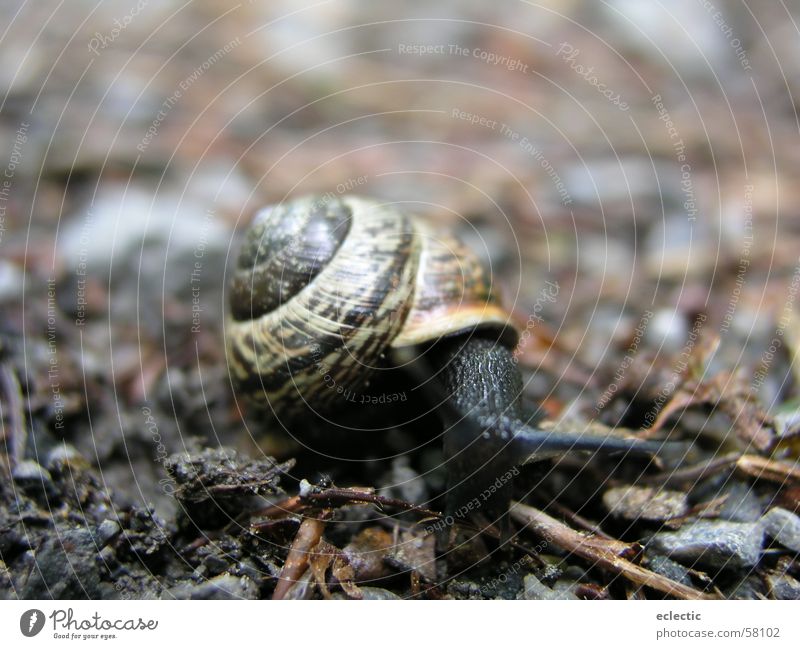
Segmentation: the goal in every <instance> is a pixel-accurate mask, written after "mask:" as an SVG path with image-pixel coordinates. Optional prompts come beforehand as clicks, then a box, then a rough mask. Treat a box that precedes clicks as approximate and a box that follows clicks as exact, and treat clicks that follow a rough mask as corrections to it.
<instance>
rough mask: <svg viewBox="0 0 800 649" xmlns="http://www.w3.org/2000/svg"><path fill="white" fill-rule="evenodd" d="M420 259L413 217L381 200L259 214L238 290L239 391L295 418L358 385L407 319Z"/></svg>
mask: <svg viewBox="0 0 800 649" xmlns="http://www.w3.org/2000/svg"><path fill="white" fill-rule="evenodd" d="M326 232H329V233H335V236H334V237H333V240H332V241H327V242H324V243H323V242H320V241H319V240H318V237H320V236H321V237H322V238H324V235H325V233H326ZM340 233H344V236H340ZM287 250H288V251H289V252H288V253H287ZM419 255H420V246H419V238H418V237H417V236H416V234H415V231H414V227H413V224H412V222H411V220H410V219H409V218H408V217H406V216H403V215H401V214H399V213H398V212H396V211H395V210H393V209H390V208H388V207H384V206H381V205H380V204H378V203H372V202H369V201H362V200H360V199H355V198H348V199H347V200H346V201H343V200H337V199H334V200H331V201H328V202H323V201H322V200H321V199H311V198H304V199H299V200H297V201H293V202H292V203H289V204H287V205H285V206H281V207H278V208H273V210H272V211H270V212H268V213H266V214H265V215H263V216H261V217H260V218H259V219H257V221H256V223H255V224H254V227H253V229H252V230H251V231H250V233H249V235H248V241H247V242H246V243H245V245H244V247H243V250H242V255H241V256H240V259H239V269H238V270H237V272H236V274H235V275H234V279H233V284H232V291H231V301H232V305H231V310H232V314H233V316H234V320H233V321H232V322H231V323H229V327H230V331H229V335H228V342H229V344H228V349H229V363H230V367H231V374H232V377H233V379H234V382H235V384H236V385H237V387H238V388H239V390H240V391H242V392H244V393H245V394H247V395H248V396H249V397H250V398H251V399H253V400H255V401H256V402H260V403H262V404H269V405H270V406H271V407H272V409H273V410H275V411H276V412H280V413H283V414H287V415H291V414H293V413H296V412H299V411H302V410H305V409H312V408H313V409H315V410H325V408H326V406H327V405H328V404H331V403H333V402H335V400H336V399H337V397H339V398H341V393H342V392H343V391H344V390H348V391H350V390H357V389H359V388H360V387H361V386H362V385H363V383H364V382H365V381H366V380H367V379H368V376H369V374H370V369H371V368H372V367H374V366H375V364H376V362H377V359H378V358H379V357H380V355H381V354H382V352H383V351H384V350H385V349H386V348H387V346H388V345H389V343H390V341H391V340H393V339H394V338H395V337H396V336H397V334H398V332H399V331H400V329H401V328H402V326H403V323H404V321H405V319H406V317H407V315H408V311H409V309H410V308H411V295H412V293H413V291H414V286H415V277H416V270H417V265H418V261H419ZM261 259H263V260H264V262H263V263H262V264H258V265H254V263H255V262H257V261H258V260H261ZM321 261H322V262H324V263H319V262H321ZM312 279H313V281H312ZM259 291H265V292H266V295H261V294H259ZM292 291H294V292H292ZM236 300H238V303H237V305H236V306H234V305H233V302H234V301H236ZM242 302H245V305H244V307H243V306H242ZM251 314H252V316H251Z"/></svg>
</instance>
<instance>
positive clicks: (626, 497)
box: [603, 486, 689, 521]
mask: <svg viewBox="0 0 800 649" xmlns="http://www.w3.org/2000/svg"><path fill="white" fill-rule="evenodd" d="M603 504H604V505H605V506H606V508H607V509H608V511H609V512H611V514H612V515H614V516H619V517H620V518H625V519H627V520H638V519H644V520H649V521H665V520H669V519H670V518H677V517H679V516H683V515H684V514H685V513H686V512H687V511H688V510H689V504H688V503H687V501H686V494H685V493H683V492H682V491H668V490H666V489H656V488H654V487H632V486H624V487H616V488H613V489H609V490H608V491H606V492H605V493H604V494H603Z"/></svg>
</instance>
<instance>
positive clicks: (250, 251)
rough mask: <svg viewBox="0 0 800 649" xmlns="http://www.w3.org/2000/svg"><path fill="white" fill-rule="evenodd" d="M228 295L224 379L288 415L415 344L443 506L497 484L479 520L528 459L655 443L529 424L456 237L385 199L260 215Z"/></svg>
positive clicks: (481, 273)
mask: <svg viewBox="0 0 800 649" xmlns="http://www.w3.org/2000/svg"><path fill="white" fill-rule="evenodd" d="M230 303H231V320H230V321H229V323H228V326H227V332H226V333H227V348H228V361H229V366H230V373H231V378H232V380H233V383H234V387H235V388H236V389H237V391H238V392H239V393H241V394H243V395H245V396H246V397H248V398H249V399H250V400H251V401H254V402H255V403H257V404H259V405H261V406H262V407H266V408H267V409H268V410H270V411H271V412H272V413H273V414H274V415H276V416H277V417H279V418H281V419H282V420H285V421H286V422H293V421H296V420H298V419H302V418H303V417H304V416H305V415H307V414H308V413H310V412H313V413H319V414H324V413H326V412H330V411H333V410H336V409H337V408H342V407H347V401H346V400H343V399H342V390H343V389H346V390H347V391H360V390H363V389H364V388H365V387H366V385H367V384H368V382H369V381H370V379H372V378H375V376H376V374H379V373H380V372H381V370H384V369H386V368H392V367H398V366H401V367H406V365H405V361H404V360H403V359H404V358H407V357H408V353H409V351H410V350H419V349H425V350H426V352H425V355H424V356H425V361H426V362H427V365H428V368H429V371H430V373H431V374H432V375H433V376H435V383H434V384H435V385H437V386H438V391H437V395H438V396H440V397H441V398H438V397H435V400H436V399H438V401H439V402H440V410H441V414H442V417H443V419H444V421H445V427H446V431H445V435H444V454H445V459H446V462H447V473H448V496H447V509H448V512H449V513H451V514H452V513H456V512H459V511H462V510H463V505H464V504H465V503H468V502H470V501H472V500H473V499H475V498H476V497H477V496H478V495H479V494H481V493H483V492H484V491H485V490H486V489H487V488H488V487H490V486H491V485H495V489H494V491H493V492H492V498H491V501H484V503H483V504H482V505H483V506H482V507H481V514H482V515H483V516H484V518H487V519H488V520H490V521H493V520H496V519H497V518H499V517H500V516H502V514H503V513H504V512H505V510H506V509H507V507H508V502H509V499H510V495H511V492H510V489H511V484H510V480H505V481H501V482H502V484H500V486H496V483H497V479H498V477H500V476H503V475H506V474H507V473H508V472H509V470H510V469H512V468H514V467H515V466H517V465H520V464H523V463H524V462H525V461H526V460H528V459H529V458H534V459H535V458H536V457H537V456H542V455H543V454H546V453H552V452H553V451H562V450H603V451H609V450H618V451H619V450H621V451H645V452H651V451H652V450H653V448H654V447H653V446H652V445H648V444H645V443H643V442H638V441H635V440H627V439H620V438H598V437H588V438H586V437H581V436H578V435H565V434H556V433H546V432H544V431H540V430H537V429H536V428H534V427H533V425H532V418H531V416H530V415H528V414H526V413H524V412H523V411H522V410H521V407H520V403H519V402H520V400H519V397H520V393H521V391H522V379H521V377H520V373H519V371H518V369H517V367H516V364H515V362H514V359H513V355H512V351H511V350H512V348H513V346H514V345H515V344H516V340H517V333H516V332H515V330H514V328H513V326H512V325H511V323H510V319H509V317H508V315H507V313H506V312H505V311H504V310H503V309H502V307H501V306H500V302H499V299H498V298H497V296H496V295H495V293H494V292H493V291H492V284H491V277H490V275H489V273H488V272H487V271H486V269H485V268H484V267H483V265H482V264H480V263H479V262H478V260H477V259H476V257H475V256H474V254H473V253H471V252H470V251H469V250H468V249H467V248H466V247H465V246H464V245H463V244H462V243H461V242H459V241H458V240H456V239H454V238H453V237H451V236H448V235H445V234H442V233H439V232H436V231H435V230H433V229H432V228H431V227H430V226H429V225H428V224H426V223H425V222H424V221H423V220H422V219H419V218H417V217H412V216H407V215H404V214H401V213H400V212H398V211H397V210H396V209H395V208H393V207H391V206H386V205H382V204H380V203H376V202H372V201H368V200H365V199H360V198H355V197H346V198H343V199H333V200H325V199H322V198H314V197H308V198H301V199H298V200H295V201H291V202H289V203H286V204H281V205H278V206H274V207H270V208H267V209H265V210H263V211H262V212H260V213H259V214H258V215H257V217H256V219H255V221H254V223H253V225H252V226H251V227H250V229H249V230H248V233H247V235H246V240H245V243H244V244H243V247H242V251H241V253H240V256H239V260H238V265H237V269H236V270H235V272H234V276H233V279H232V282H231V294H230ZM412 355H413V351H412ZM407 367H408V368H409V369H411V367H412V365H408V366H407Z"/></svg>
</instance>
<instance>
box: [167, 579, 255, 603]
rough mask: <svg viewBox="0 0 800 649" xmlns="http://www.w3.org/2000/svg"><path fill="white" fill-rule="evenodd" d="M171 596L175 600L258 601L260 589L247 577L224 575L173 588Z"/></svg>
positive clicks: (170, 592)
mask: <svg viewBox="0 0 800 649" xmlns="http://www.w3.org/2000/svg"><path fill="white" fill-rule="evenodd" d="M168 592H169V595H171V596H172V597H174V598H175V599H217V600H221V599H256V598H258V588H257V587H256V585H255V584H254V583H253V582H252V581H251V580H250V579H249V578H247V577H234V576H233V575H229V574H227V573H226V574H223V575H219V576H218V577H214V578H213V579H208V580H206V581H203V582H201V583H199V584H191V585H185V586H178V587H177V588H172V589H171V590H170V591H168Z"/></svg>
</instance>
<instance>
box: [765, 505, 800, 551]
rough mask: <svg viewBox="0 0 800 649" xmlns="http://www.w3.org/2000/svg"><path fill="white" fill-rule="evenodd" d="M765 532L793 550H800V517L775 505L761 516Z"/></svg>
mask: <svg viewBox="0 0 800 649" xmlns="http://www.w3.org/2000/svg"><path fill="white" fill-rule="evenodd" d="M761 524H762V525H763V526H764V528H763V529H764V532H766V533H767V535H769V536H770V537H772V538H773V539H775V540H776V541H777V542H778V543H780V544H781V545H782V546H784V547H785V548H788V549H790V550H791V551H792V552H800V517H798V516H797V515H795V514H792V512H790V511H788V510H786V509H783V508H782V507H773V508H772V509H770V510H769V511H768V512H767V513H766V514H764V516H763V517H762V518H761Z"/></svg>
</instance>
